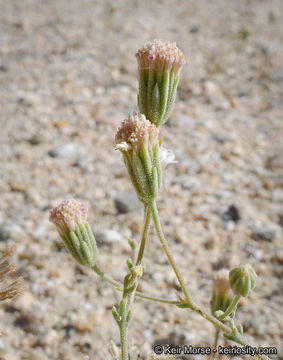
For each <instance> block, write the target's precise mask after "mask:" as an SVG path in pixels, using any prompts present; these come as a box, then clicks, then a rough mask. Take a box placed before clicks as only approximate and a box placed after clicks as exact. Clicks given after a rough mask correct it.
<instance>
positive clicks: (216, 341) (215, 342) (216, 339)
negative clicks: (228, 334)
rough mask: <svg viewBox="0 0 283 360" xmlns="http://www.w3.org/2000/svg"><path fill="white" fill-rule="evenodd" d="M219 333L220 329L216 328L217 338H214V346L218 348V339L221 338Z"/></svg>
mask: <svg viewBox="0 0 283 360" xmlns="http://www.w3.org/2000/svg"><path fill="white" fill-rule="evenodd" d="M219 334H220V330H219V329H218V328H216V329H215V338H214V344H213V348H214V349H216V348H217V344H218V340H219ZM214 355H215V353H213V355H212V357H214Z"/></svg>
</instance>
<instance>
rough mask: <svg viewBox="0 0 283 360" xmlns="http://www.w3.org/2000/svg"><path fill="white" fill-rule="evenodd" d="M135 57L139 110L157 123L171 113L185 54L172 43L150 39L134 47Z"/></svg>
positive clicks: (157, 124)
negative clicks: (136, 62)
mask: <svg viewBox="0 0 283 360" xmlns="http://www.w3.org/2000/svg"><path fill="white" fill-rule="evenodd" d="M136 58H137V61H138V71H139V93H138V105H139V110H140V112H141V113H142V114H145V116H146V118H147V119H148V120H150V121H151V122H152V123H153V124H155V125H156V126H159V125H161V124H163V123H165V122H166V121H167V119H168V117H169V115H170V113H171V110H172V107H173V105H174V102H175V98H176V93H177V87H178V83H179V79H180V72H181V69H182V66H183V65H184V64H185V57H184V55H183V53H182V51H181V50H180V49H179V48H178V47H177V46H176V44H175V43H170V42H163V41H161V40H153V41H152V42H149V43H146V44H145V45H144V46H143V47H142V48H140V49H139V50H138V51H137V53H136Z"/></svg>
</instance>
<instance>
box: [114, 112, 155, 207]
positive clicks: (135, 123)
mask: <svg viewBox="0 0 283 360" xmlns="http://www.w3.org/2000/svg"><path fill="white" fill-rule="evenodd" d="M158 133H159V131H158V129H157V127H156V126H155V125H154V124H152V123H151V122H150V121H149V120H147V119H146V118H145V116H144V115H140V114H135V113H134V114H133V115H131V116H129V117H128V119H126V120H124V121H123V122H122V124H121V126H120V128H119V129H118V131H117V134H116V136H115V143H116V149H117V150H120V151H121V153H122V154H123V159H124V162H125V165H126V167H127V170H128V173H129V176H130V178H131V181H132V183H133V186H134V188H135V190H136V193H137V196H138V198H139V199H140V200H141V201H142V202H144V203H148V202H149V201H151V200H153V199H155V198H156V197H157V195H158V193H159V191H160V188H161V183H162V170H161V164H160V158H159V140H158Z"/></svg>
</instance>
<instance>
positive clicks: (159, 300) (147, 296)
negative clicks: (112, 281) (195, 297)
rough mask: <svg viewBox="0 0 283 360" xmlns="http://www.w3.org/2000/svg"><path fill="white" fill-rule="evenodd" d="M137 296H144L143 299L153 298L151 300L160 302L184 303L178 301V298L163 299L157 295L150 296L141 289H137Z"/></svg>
mask: <svg viewBox="0 0 283 360" xmlns="http://www.w3.org/2000/svg"><path fill="white" fill-rule="evenodd" d="M136 296H138V297H140V298H142V299H146V300H151V301H155V302H160V303H163V304H169V305H176V306H178V305H182V303H181V302H180V301H176V300H168V299H163V298H158V297H155V296H150V295H146V294H144V293H142V292H140V291H136Z"/></svg>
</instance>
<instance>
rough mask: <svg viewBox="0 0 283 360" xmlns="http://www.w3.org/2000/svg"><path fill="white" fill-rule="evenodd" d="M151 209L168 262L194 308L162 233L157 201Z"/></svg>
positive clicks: (153, 202)
mask: <svg viewBox="0 0 283 360" xmlns="http://www.w3.org/2000/svg"><path fill="white" fill-rule="evenodd" d="M150 209H151V213H152V218H153V222H154V225H155V229H156V232H157V235H158V237H159V240H160V242H161V245H162V247H163V249H164V251H165V253H166V255H167V257H168V260H169V262H170V264H171V266H172V268H173V270H174V272H175V274H176V276H177V279H178V281H179V284H180V286H181V288H182V291H183V293H184V295H185V298H186V302H187V303H188V305H189V306H190V307H191V306H193V304H192V302H191V299H190V296H189V293H188V291H187V289H186V287H185V284H184V281H183V278H182V276H181V274H180V272H179V270H178V267H177V264H176V262H175V260H174V258H173V256H172V254H171V251H170V249H169V246H168V243H167V240H166V239H165V236H164V234H163V231H162V227H161V224H160V220H159V215H158V210H157V206H156V202H155V200H153V201H152V202H151V203H150Z"/></svg>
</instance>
